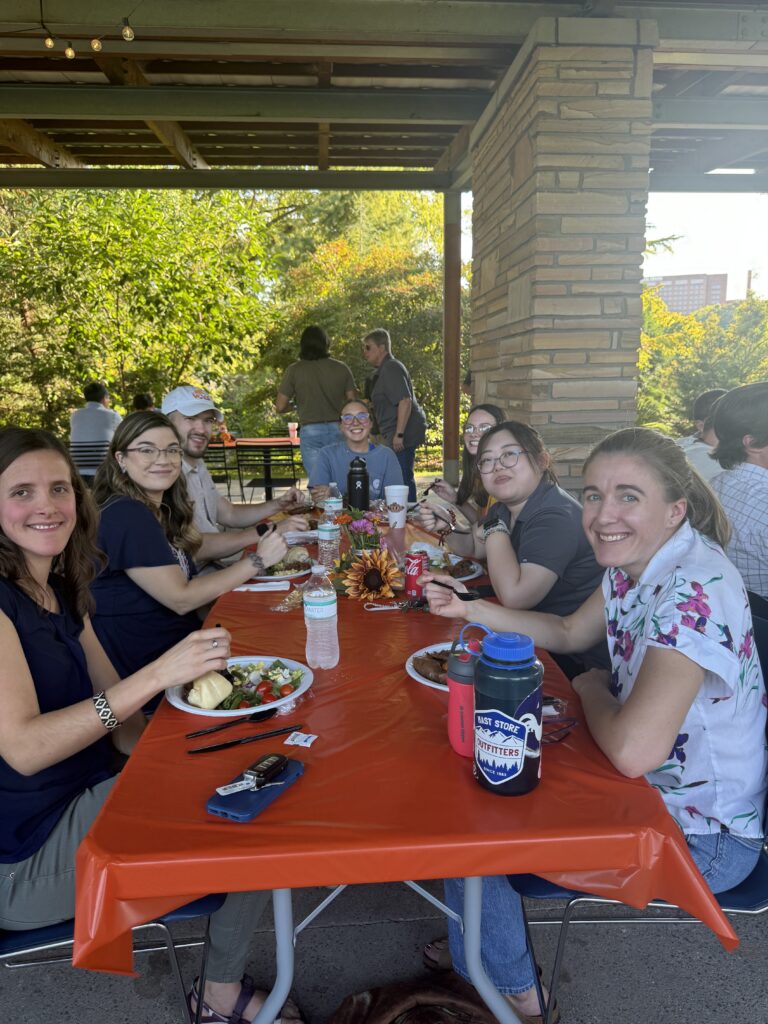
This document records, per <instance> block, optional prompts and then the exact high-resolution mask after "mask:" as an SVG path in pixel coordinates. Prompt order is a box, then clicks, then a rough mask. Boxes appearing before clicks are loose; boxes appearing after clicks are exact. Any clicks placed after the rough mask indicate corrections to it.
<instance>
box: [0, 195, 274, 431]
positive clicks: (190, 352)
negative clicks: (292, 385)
mask: <svg viewBox="0 0 768 1024" xmlns="http://www.w3.org/2000/svg"><path fill="white" fill-rule="evenodd" d="M267 237H268V235H267V226H266V222H265V218H264V216H263V214H262V212H261V209H260V207H259V205H258V204H256V203H254V202H253V199H252V197H247V196H242V195H240V194H238V193H234V192H204V193H199V194H198V193H192V192H186V191H179V192H174V191H169V192H150V191H128V190H120V191H111V190H70V191H58V190H52V191H46V190H35V191H2V192H0V310H2V312H1V313H0V341H1V342H2V351H1V352H0V396H1V397H0V418H2V420H3V421H4V422H15V423H20V424H28V425H31V424H40V425H43V426H46V427H48V428H50V429H52V430H54V431H57V432H58V433H60V434H61V435H62V436H63V435H65V434H66V430H67V415H68V411H69V410H70V409H71V408H72V407H73V406H76V405H78V404H80V402H81V400H82V399H81V392H82V387H83V385H84V384H85V383H86V382H87V381H88V380H92V379H94V378H102V379H104V380H105V381H106V382H107V384H108V386H109V387H110V389H111V390H112V392H113V394H114V395H115V397H116V404H117V405H120V404H122V405H123V406H124V407H125V406H127V407H129V402H130V398H131V395H132V394H133V393H134V392H136V391H142V390H147V389H149V390H153V391H155V393H162V392H163V391H164V390H166V389H167V388H169V387H172V386H174V385H175V384H177V383H179V382H180V381H182V380H185V379H189V378H195V379H198V380H202V381H205V382H206V383H211V384H215V383H217V382H220V381H221V380H222V379H223V377H224V376H225V375H226V374H227V373H231V372H233V371H235V370H237V369H239V368H240V367H243V366H246V365H252V364H253V362H254V361H255V360H256V358H257V357H258V354H259V348H260V338H261V336H262V333H263V326H264V323H265V317H266V313H265V309H266V303H265V302H264V296H265V293H266V289H267V287H268V284H269V280H270V278H271V276H272V275H273V274H274V261H273V259H272V257H271V255H270V254H269V248H268V246H267V244H266V242H267Z"/></svg>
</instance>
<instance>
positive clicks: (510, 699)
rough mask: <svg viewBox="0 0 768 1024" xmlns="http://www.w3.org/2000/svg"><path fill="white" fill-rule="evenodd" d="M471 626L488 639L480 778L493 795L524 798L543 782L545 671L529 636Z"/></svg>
mask: <svg viewBox="0 0 768 1024" xmlns="http://www.w3.org/2000/svg"><path fill="white" fill-rule="evenodd" d="M469 625H470V626H478V627H479V628H480V629H483V630H485V633H486V636H485V637H484V639H483V645H482V654H481V655H480V657H479V659H478V660H477V663H476V664H475V763H474V766H473V767H474V774H475V778H476V779H477V781H478V782H479V783H480V785H481V786H483V787H484V788H485V789H489V790H491V792H492V793H499V794H500V795H502V796H522V795H523V794H524V793H530V791H531V790H532V789H534V788H535V787H536V786H538V784H539V779H540V778H541V700H542V686H541V684H542V677H543V675H544V669H543V668H542V665H541V662H540V661H539V660H538V658H537V657H536V654H535V651H534V648H533V640H531V638H530V637H529V636H524V635H523V634H522V633H494V632H493V630H490V629H488V628H487V627H486V626H481V625H480V623H479V622H473V623H470V624H469ZM464 628H465V629H467V628H468V627H467V626H465V627H464ZM463 632H464V631H463V630H462V635H461V636H460V637H459V642H461V641H462V638H463Z"/></svg>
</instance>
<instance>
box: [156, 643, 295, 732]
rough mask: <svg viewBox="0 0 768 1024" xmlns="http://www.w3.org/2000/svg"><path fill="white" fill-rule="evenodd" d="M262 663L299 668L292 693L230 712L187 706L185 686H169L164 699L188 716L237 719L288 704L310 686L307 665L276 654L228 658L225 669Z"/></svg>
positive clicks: (192, 705)
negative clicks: (298, 680) (298, 674)
mask: <svg viewBox="0 0 768 1024" xmlns="http://www.w3.org/2000/svg"><path fill="white" fill-rule="evenodd" d="M259 661H264V662H266V663H267V665H270V664H271V663H272V662H273V661H282V663H283V664H284V665H285V666H286V668H289V669H291V670H293V669H297V668H300V669H301V671H302V672H303V673H304V674H303V676H302V679H301V682H300V683H299V685H298V686H297V687H296V689H295V690H294V691H293V693H289V694H287V695H286V696H285V697H279V698H278V699H277V700H273V701H270V703H269V704H262V705H261V706H260V707H257V708H233V709H232V710H231V711H217V710H216V709H215V708H214V709H213V710H212V711H208V710H206V709H205V708H196V707H195V706H194V704H188V703H187V702H186V700H184V690H185V689H186V687H185V686H169V687H168V689H167V690H166V691H165V696H166V699H167V700H168V703H169V704H172V705H173V706H174V707H175V708H179V710H180V711H186V712H188V714H190V715H203V716H204V717H205V718H238V717H241V716H242V715H252V714H253V713H254V712H258V711H268V710H270V708H279V707H281V706H282V705H283V704H288V703H289V702H290V701H292V700H296V698H297V697H300V696H301V695H302V694H303V693H306V692H307V690H308V689H309V688H310V686H311V685H312V680H313V679H314V675H313V673H312V669H311V668H309V667H308V666H307V665H304V664H303V663H302V662H300V661H291V659H290V658H281V657H280V655H278V654H251V655H248V657H244V658H230V659H229V660H228V661H227V668H232V666H233V665H251V664H255V663H256V662H259Z"/></svg>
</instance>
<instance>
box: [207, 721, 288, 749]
mask: <svg viewBox="0 0 768 1024" xmlns="http://www.w3.org/2000/svg"><path fill="white" fill-rule="evenodd" d="M303 728H304V726H303V725H301V724H299V725H285V726H283V728H282V729H273V730H272V731H271V732H260V733H259V735H258V736H244V737H243V738H242V739H240V740H230V741H229V742H228V743H214V744H213V746H210V747H193V748H192V750H188V751H187V753H188V754H208V753H211V752H212V751H214V750H226V749H227V748H228V747H239V746H242V744H243V743H256V741H257V740H268V739H270V737H272V736H283V735H285V733H287V732H295V731H296V730H297V729H303Z"/></svg>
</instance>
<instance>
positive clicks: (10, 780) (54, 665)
mask: <svg viewBox="0 0 768 1024" xmlns="http://www.w3.org/2000/svg"><path fill="white" fill-rule="evenodd" d="M50 583H51V586H52V587H53V588H54V590H56V594H57V597H58V598H59V604H60V607H61V609H62V610H61V613H56V612H46V611H43V610H42V609H41V608H40V606H39V605H38V604H37V603H36V602H35V601H33V600H32V598H31V597H29V595H28V594H25V593H24V591H23V590H22V589H21V588H20V587H18V586H17V585H16V584H15V583H12V582H11V581H10V580H7V579H4V578H0V610H1V611H2V612H4V614H5V615H7V616H8V618H9V619H10V620H11V622H12V623H13V625H14V627H15V629H16V632H17V633H18V635H19V640H20V641H21V646H22V649H23V651H24V656H25V658H26V659H27V665H28V666H29V671H30V673H31V675H32V680H33V682H34V684H35V691H36V693H37V700H38V703H39V705H40V711H41V712H42V713H43V714H45V713H46V712H48V711H57V710H59V709H60V708H66V707H69V706H70V705H71V704H77V703H79V702H80V701H82V700H86V699H87V698H89V697H92V696H93V686H92V684H91V680H90V677H89V675H88V668H87V665H86V661H85V653H84V651H83V649H82V647H81V646H80V633H81V632H82V629H83V623H82V621H81V620H80V619H77V618H76V617H75V616H74V615H73V614H72V613H71V612H70V611H69V610H68V609H67V608H66V606H65V604H64V601H63V598H62V595H61V592H60V590H59V589H58V588H57V587H56V577H55V576H52V577H51V580H50ZM94 714H95V712H94ZM110 749H111V748H110V743H109V740H108V739H107V736H106V734H105V735H104V737H103V738H102V739H99V740H97V741H96V742H95V743H91V744H90V745H89V746H87V747H85V749H84V750H81V751H79V752H78V753H77V754H72V756H71V757H67V758H65V759H64V760H63V761H60V762H59V763H58V764H54V765H51V766H50V768H44V769H43V770H42V771H40V772H36V773H35V774H34V775H20V774H19V773H18V772H17V771H15V770H14V769H13V768H11V767H10V765H8V764H7V763H6V762H5V761H4V760H3V759H2V758H0V807H2V814H0V862H2V863H3V864H15V863H17V862H18V861H22V860H26V859H27V858H28V857H31V856H32V854H33V853H35V852H36V851H37V850H39V849H40V847H41V846H42V845H43V843H44V842H45V840H46V839H47V838H48V836H49V835H50V833H51V832H52V831H53V828H54V827H55V825H56V823H57V822H58V820H59V818H60V817H61V816H62V814H63V813H64V811H65V809H66V808H67V807H68V805H69V804H70V803H72V801H73V800H74V799H75V798H76V797H78V796H79V795H80V794H81V793H82V792H84V791H85V790H86V789H89V788H90V787H92V786H95V785H97V784H98V783H99V782H103V781H104V779H108V778H110V776H112V775H113V774H114V772H113V771H112V770H111V768H110V765H109V759H110Z"/></svg>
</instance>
